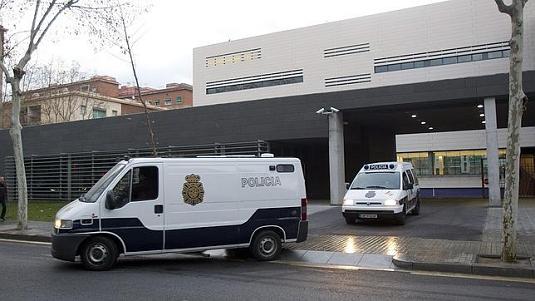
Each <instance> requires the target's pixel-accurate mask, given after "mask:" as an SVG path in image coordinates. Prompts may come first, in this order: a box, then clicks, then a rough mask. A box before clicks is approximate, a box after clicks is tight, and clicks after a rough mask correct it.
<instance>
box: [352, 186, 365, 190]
mask: <svg viewBox="0 0 535 301" xmlns="http://www.w3.org/2000/svg"><path fill="white" fill-rule="evenodd" d="M351 189H352V190H353V189H366V188H364V187H359V186H357V187H351Z"/></svg>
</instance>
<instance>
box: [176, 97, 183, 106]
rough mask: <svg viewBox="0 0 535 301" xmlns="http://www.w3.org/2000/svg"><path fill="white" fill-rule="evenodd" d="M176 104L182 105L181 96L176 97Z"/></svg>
mask: <svg viewBox="0 0 535 301" xmlns="http://www.w3.org/2000/svg"><path fill="white" fill-rule="evenodd" d="M176 103H177V104H181V103H182V96H177V97H176Z"/></svg>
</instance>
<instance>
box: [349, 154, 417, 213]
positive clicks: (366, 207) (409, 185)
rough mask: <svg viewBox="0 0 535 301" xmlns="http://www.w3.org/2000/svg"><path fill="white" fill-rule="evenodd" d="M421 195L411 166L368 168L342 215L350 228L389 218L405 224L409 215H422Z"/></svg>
mask: <svg viewBox="0 0 535 301" xmlns="http://www.w3.org/2000/svg"><path fill="white" fill-rule="evenodd" d="M419 194H420V186H419V184H418V179H417V178H416V175H415V173H414V170H413V167H412V164H411V163H400V162H381V163H372V164H366V165H364V166H363V167H362V169H361V170H360V171H359V172H358V174H357V175H356V176H355V179H354V180H353V182H352V183H351V184H350V186H349V187H348V191H347V193H346V195H345V196H344V201H343V205H342V215H343V216H344V218H345V219H346V222H347V223H348V224H354V223H356V221H357V220H369V219H379V218H385V217H386V218H389V217H390V218H394V219H395V220H396V221H397V222H398V223H399V224H404V223H405V217H406V215H407V214H409V213H410V214H414V215H418V214H420V205H421V204H420V203H421V201H420V195H419Z"/></svg>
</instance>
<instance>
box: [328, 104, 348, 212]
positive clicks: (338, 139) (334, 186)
mask: <svg viewBox="0 0 535 301" xmlns="http://www.w3.org/2000/svg"><path fill="white" fill-rule="evenodd" d="M328 116H329V175H330V190H331V205H341V204H342V202H343V198H344V194H345V193H346V185H345V179H346V177H345V165H344V163H345V160H344V118H343V115H342V112H332V113H330V114H329V115H328Z"/></svg>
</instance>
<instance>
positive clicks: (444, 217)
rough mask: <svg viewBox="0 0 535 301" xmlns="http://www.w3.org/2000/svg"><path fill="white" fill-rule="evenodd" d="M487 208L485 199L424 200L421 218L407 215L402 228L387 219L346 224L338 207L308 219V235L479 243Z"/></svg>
mask: <svg viewBox="0 0 535 301" xmlns="http://www.w3.org/2000/svg"><path fill="white" fill-rule="evenodd" d="M487 205H488V203H487V201H485V200H470V199H468V200H466V199H451V200H441V199H433V200H423V202H422V207H421V212H420V215H419V216H410V215H409V216H407V219H406V223H405V225H396V224H395V223H393V222H391V221H387V220H385V221H380V222H368V221H367V222H359V223H358V224H357V225H347V224H346V222H345V220H344V218H343V217H342V213H341V208H340V207H333V208H330V209H328V210H326V211H322V212H318V213H316V214H312V215H311V216H310V224H309V233H310V234H312V235H314V234H344V235H384V236H401V237H403V236H410V237H420V238H437V239H450V240H480V237H481V234H482V231H483V227H484V225H485V219H486V216H487V211H486V207H487Z"/></svg>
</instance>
